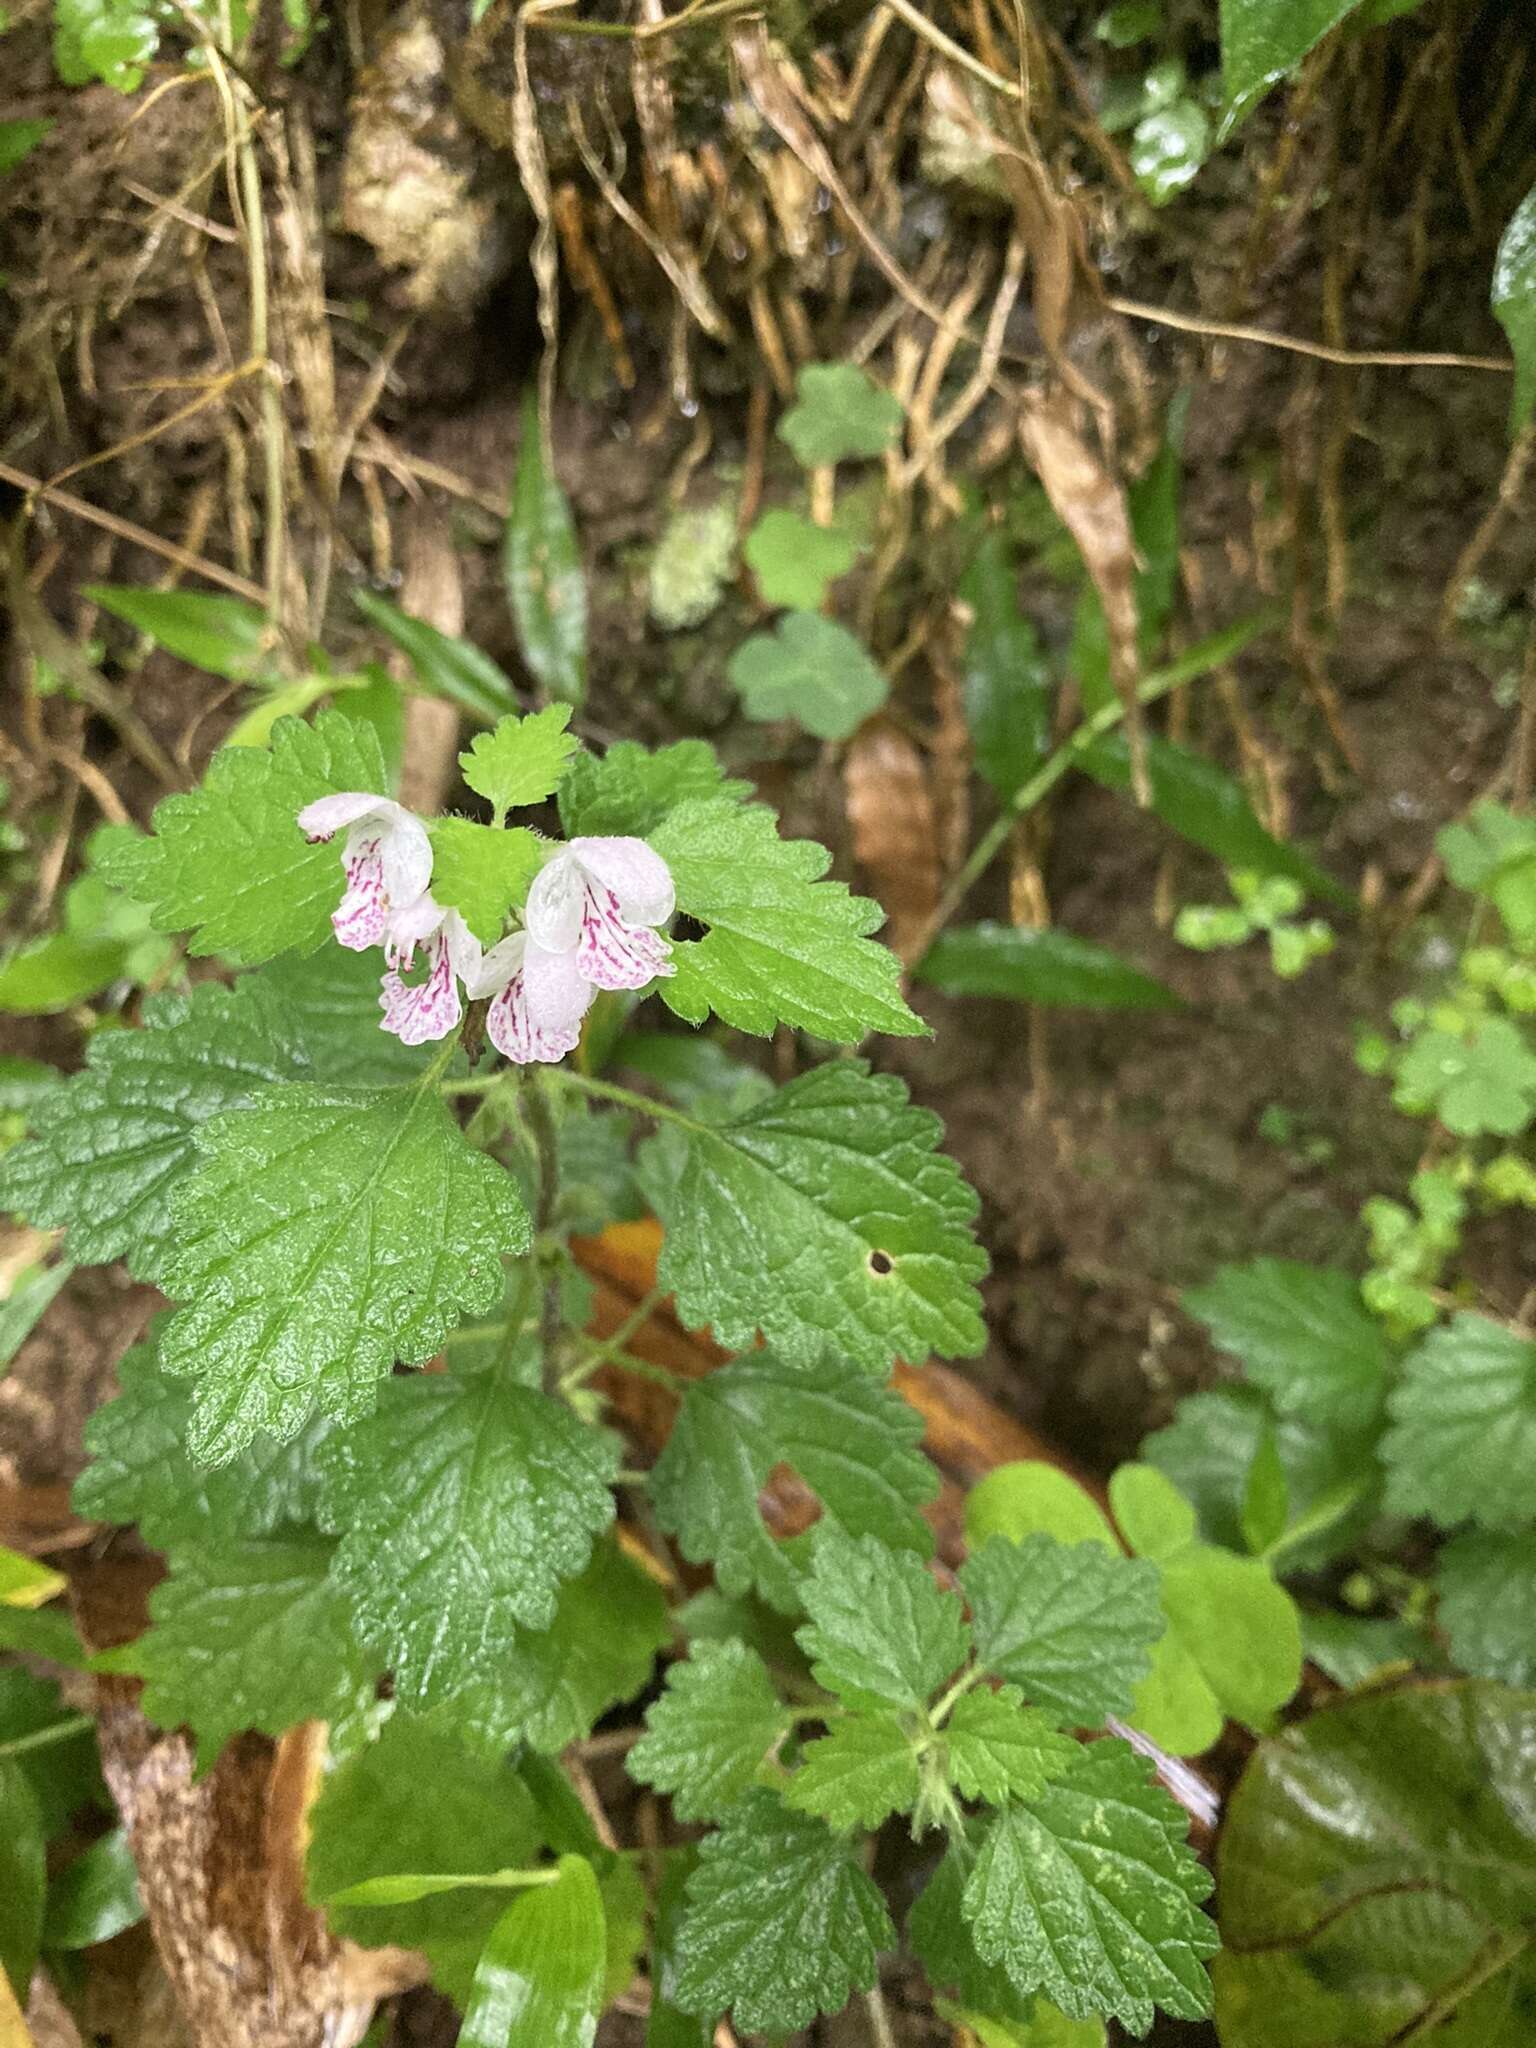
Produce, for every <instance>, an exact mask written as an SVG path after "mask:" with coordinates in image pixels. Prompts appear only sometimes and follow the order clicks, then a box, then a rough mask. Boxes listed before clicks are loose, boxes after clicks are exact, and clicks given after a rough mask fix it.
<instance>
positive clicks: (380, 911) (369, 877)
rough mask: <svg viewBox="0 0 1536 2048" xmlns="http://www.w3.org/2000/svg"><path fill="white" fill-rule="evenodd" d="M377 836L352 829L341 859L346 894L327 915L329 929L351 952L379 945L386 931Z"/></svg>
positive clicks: (385, 901) (386, 900)
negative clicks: (329, 918)
mask: <svg viewBox="0 0 1536 2048" xmlns="http://www.w3.org/2000/svg"><path fill="white" fill-rule="evenodd" d="M380 844H381V842H380V837H379V836H378V835H377V834H375V833H373V832H371V831H368V830H365V829H363V828H362V827H360V826H354V827H353V828H352V832H351V834H350V835H349V837H348V839H347V847H346V852H345V853H344V854H343V855H342V857H341V865H342V871H343V873H344V874H345V875H346V878H347V888H346V894H345V895H344V896H343V897H342V899H341V901H340V902H339V903H338V904H337V906H336V908H335V909H334V910H333V911H332V912H331V930H332V931H333V932H335V934H336V937H337V940H338V941H339V942H340V944H342V945H343V946H345V947H346V948H347V950H348V951H349V952H351V953H363V952H366V951H367V949H368V947H370V946H377V945H379V944H380V943H381V941H382V940H383V938H384V935H385V933H386V932H387V931H388V929H389V892H388V890H387V889H386V888H385V887H384V862H383V858H382V855H381V852H380Z"/></svg>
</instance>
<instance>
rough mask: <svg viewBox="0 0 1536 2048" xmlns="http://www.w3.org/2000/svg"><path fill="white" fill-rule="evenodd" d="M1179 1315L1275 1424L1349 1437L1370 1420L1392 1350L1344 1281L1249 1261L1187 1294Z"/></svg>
mask: <svg viewBox="0 0 1536 2048" xmlns="http://www.w3.org/2000/svg"><path fill="white" fill-rule="evenodd" d="M1184 1307H1186V1309H1188V1311H1190V1315H1192V1317H1196V1321H1200V1323H1204V1327H1206V1329H1208V1331H1210V1335H1212V1339H1214V1343H1217V1346H1219V1348H1221V1350H1223V1352H1229V1354H1231V1356H1233V1358H1237V1360H1239V1364H1241V1366H1243V1372H1245V1374H1247V1378H1249V1380H1253V1382H1255V1384H1257V1386H1264V1389H1266V1393H1268V1395H1270V1399H1272V1401H1274V1405H1276V1407H1278V1409H1280V1413H1282V1415H1290V1413H1300V1415H1307V1419H1309V1421H1313V1423H1317V1425H1319V1427H1337V1430H1348V1432H1352V1434H1358V1432H1360V1430H1366V1427H1370V1425H1374V1421H1376V1419H1378V1417H1380V1407H1382V1397H1384V1391H1386V1372H1389V1368H1391V1362H1393V1350H1391V1343H1389V1341H1386V1333H1384V1331H1382V1325H1380V1323H1378V1321H1376V1317H1374V1315H1370V1313H1368V1311H1366V1307H1364V1303H1362V1300H1360V1284H1358V1282H1356V1280H1354V1278H1352V1276H1350V1274H1346V1272H1339V1270H1335V1268H1333V1266H1298V1264H1294V1262H1290V1260H1251V1262H1249V1264H1247V1266H1223V1268H1219V1270H1217V1272H1214V1274H1212V1278H1210V1280H1206V1284H1204V1286H1198V1288H1190V1292H1188V1294H1186V1296H1184Z"/></svg>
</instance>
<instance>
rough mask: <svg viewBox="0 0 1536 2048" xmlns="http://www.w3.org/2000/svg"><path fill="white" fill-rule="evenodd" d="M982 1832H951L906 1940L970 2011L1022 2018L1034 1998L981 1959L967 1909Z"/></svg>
mask: <svg viewBox="0 0 1536 2048" xmlns="http://www.w3.org/2000/svg"><path fill="white" fill-rule="evenodd" d="M1075 1747H1076V1745H1075V1744H1074V1749H1075ZM982 1833H983V1827H982V1823H981V1822H980V1821H974V1820H973V1821H971V1822H970V1823H969V1824H968V1825H967V1826H966V1827H965V1829H964V1831H963V1832H961V1831H957V1832H956V1833H955V1834H954V1835H953V1836H951V1838H950V1844H949V1848H948V1850H947V1851H946V1853H945V1855H944V1858H943V1860H942V1861H941V1863H940V1864H939V1867H938V1869H937V1870H936V1871H935V1872H934V1873H933V1875H932V1877H930V1878H929V1880H928V1882H927V1884H925V1885H924V1886H923V1889H922V1891H921V1893H920V1894H919V1896H918V1900H917V1903H916V1905H915V1906H914V1907H913V1908H912V1910H911V1912H910V1913H909V1914H908V1916H907V1938H908V1940H909V1941H910V1942H911V1944H912V1948H913V1950H914V1952H915V1954H916V1956H917V1959H918V1961H919V1962H920V1963H921V1964H922V1966H923V1968H924V1970H926V1971H927V1973H928V1981H929V1983H930V1984H931V1985H932V1986H933V1987H934V1989H935V1990H940V1989H945V1988H947V1989H950V1990H953V1991H954V1992H955V1993H956V1995H957V1996H958V1997H959V1999H960V2002H961V2004H962V2005H964V2006H966V2007H967V2008H968V2009H970V2010H973V2011H976V2012H983V2013H989V2014H992V2015H994V2016H995V2017H996V2018H998V2019H1000V2020H1013V2021H1023V2020H1024V2019H1026V2018H1027V2017H1028V2015H1029V2012H1030V2009H1031V2005H1032V2001H1031V2000H1030V1999H1029V1998H1027V1997H1026V1996H1025V1995H1024V1993H1023V1992H1021V1991H1018V1990H1016V1989H1015V1988H1014V1985H1013V1983H1012V1981H1011V1980H1010V1978H1009V1976H1008V1973H1007V1971H1006V1970H1003V1969H1000V1968H999V1967H998V1965H997V1964H996V1963H987V1962H983V1961H982V1959H981V1957H980V1955H979V1954H978V1953H977V1950H976V1944H975V1942H974V1940H973V1939H972V1938H971V1930H970V1927H969V1925H968V1924H967V1921H966V1917H965V1914H964V1911H963V1910H962V1905H961V1902H962V1900H963V1898H964V1896H965V1887H966V1884H967V1881H968V1880H969V1878H970V1875H971V1872H972V1871H973V1870H974V1869H975V1867H976V1851H977V1848H978V1846H979V1844H980V1841H981V1839H982Z"/></svg>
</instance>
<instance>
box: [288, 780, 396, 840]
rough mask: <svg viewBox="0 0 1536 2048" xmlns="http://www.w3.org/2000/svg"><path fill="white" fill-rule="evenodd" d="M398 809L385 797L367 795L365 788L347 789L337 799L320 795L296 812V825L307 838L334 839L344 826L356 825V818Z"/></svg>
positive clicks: (369, 816)
mask: <svg viewBox="0 0 1536 2048" xmlns="http://www.w3.org/2000/svg"><path fill="white" fill-rule="evenodd" d="M398 809H399V805H398V804H391V803H390V800H389V798H388V797H387V796H370V795H369V793H368V791H367V790H365V789H348V790H343V791H342V793H341V794H340V795H339V796H322V797H319V798H317V799H316V801H315V802H314V803H312V804H306V805H305V806H304V808H303V810H302V811H300V813H299V816H298V826H299V830H300V831H301V832H302V833H303V834H304V836H305V838H306V839H309V840H312V841H313V840H324V839H334V838H335V836H336V834H337V833H338V832H339V831H340V830H341V828H342V826H343V825H355V824H356V823H357V821H358V819H359V818H371V817H374V816H377V815H379V814H381V813H382V812H384V811H385V810H398Z"/></svg>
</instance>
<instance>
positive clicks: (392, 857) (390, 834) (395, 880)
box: [380, 803, 432, 910]
mask: <svg viewBox="0 0 1536 2048" xmlns="http://www.w3.org/2000/svg"><path fill="white" fill-rule="evenodd" d="M380 815H381V819H382V822H383V826H384V839H383V845H382V848H381V855H382V858H383V862H384V887H385V888H386V890H388V892H389V900H390V903H391V905H392V906H394V907H395V908H397V909H402V910H403V909H404V908H405V906H406V905H407V904H408V903H413V902H414V901H415V900H416V898H417V897H418V896H420V895H421V894H422V893H423V891H424V890H425V889H426V887H427V884H428V883H429V882H430V881H431V879H432V840H431V837H430V835H429V833H428V831H427V828H426V826H425V825H423V824H422V822H421V820H420V818H418V817H415V816H414V815H413V814H412V813H411V812H410V811H407V810H404V809H402V807H401V806H400V805H399V804H396V803H385V804H383V805H382V806H381V810H380Z"/></svg>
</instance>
